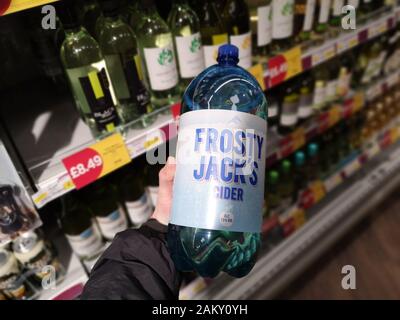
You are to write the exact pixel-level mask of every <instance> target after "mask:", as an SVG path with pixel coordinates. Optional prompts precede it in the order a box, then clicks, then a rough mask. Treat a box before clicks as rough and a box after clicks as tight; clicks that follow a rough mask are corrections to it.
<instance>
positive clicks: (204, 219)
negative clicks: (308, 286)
mask: <svg viewBox="0 0 400 320" xmlns="http://www.w3.org/2000/svg"><path fill="white" fill-rule="evenodd" d="M238 56H239V52H238V48H237V47H235V46H233V45H223V46H221V47H220V48H219V51H218V58H217V61H218V64H216V65H213V66H211V67H209V68H207V69H206V70H204V71H203V72H202V73H200V74H199V75H198V76H197V77H196V78H195V79H194V80H193V81H192V82H191V83H190V84H189V86H188V88H187V89H186V91H185V93H184V96H183V101H182V115H181V117H180V122H179V136H178V145H177V156H176V159H177V168H176V176H175V181H174V196H173V204H172V216H171V222H170V225H169V230H168V246H169V250H170V252H171V255H172V258H173V260H174V262H175V265H176V267H177V268H178V269H179V270H181V271H189V270H195V271H197V272H198V273H199V274H200V275H201V276H203V277H215V276H216V275H217V274H218V273H219V272H220V271H224V272H226V273H228V274H230V275H231V276H234V277H243V276H245V275H246V274H248V273H249V272H250V270H251V269H252V268H253V266H254V264H255V262H256V258H257V253H258V251H259V248H260V240H261V238H260V230H261V222H262V206H263V198H264V175H265V158H266V131H267V122H266V119H267V112H266V110H267V108H266V107H267V103H266V99H265V96H264V93H263V91H262V89H261V88H260V86H259V84H258V82H257V80H256V79H255V78H254V77H253V76H252V75H251V74H250V73H248V72H247V71H246V70H244V69H243V68H241V67H239V66H238V65H237V64H238V61H239V59H238Z"/></svg>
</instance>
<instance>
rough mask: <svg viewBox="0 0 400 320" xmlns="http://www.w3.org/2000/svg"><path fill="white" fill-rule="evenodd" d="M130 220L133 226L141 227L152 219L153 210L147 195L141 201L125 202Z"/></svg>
mask: <svg viewBox="0 0 400 320" xmlns="http://www.w3.org/2000/svg"><path fill="white" fill-rule="evenodd" d="M125 206H126V209H127V211H128V216H129V219H130V220H131V222H132V224H133V225H134V226H136V227H139V226H140V225H142V224H143V223H145V222H146V221H147V220H149V218H150V217H151V215H152V213H153V209H152V207H151V206H150V204H149V201H148V199H147V195H146V193H144V194H143V195H142V196H141V197H140V199H139V200H136V201H128V202H125Z"/></svg>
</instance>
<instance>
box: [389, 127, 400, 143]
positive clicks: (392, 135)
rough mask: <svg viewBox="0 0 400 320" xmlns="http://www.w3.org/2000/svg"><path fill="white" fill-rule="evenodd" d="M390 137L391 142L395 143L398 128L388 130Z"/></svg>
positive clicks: (397, 136) (397, 137)
mask: <svg viewBox="0 0 400 320" xmlns="http://www.w3.org/2000/svg"><path fill="white" fill-rule="evenodd" d="M390 135H391V139H392V142H393V143H395V142H396V141H397V140H398V139H399V128H398V127H395V128H392V129H390Z"/></svg>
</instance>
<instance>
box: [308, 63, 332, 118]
mask: <svg viewBox="0 0 400 320" xmlns="http://www.w3.org/2000/svg"><path fill="white" fill-rule="evenodd" d="M312 74H313V78H314V93H313V101H312V106H313V108H314V111H316V112H321V111H323V109H324V108H325V106H326V89H327V84H328V78H329V74H328V70H327V68H326V66H325V65H319V66H317V67H316V68H315V69H314V70H313V71H312Z"/></svg>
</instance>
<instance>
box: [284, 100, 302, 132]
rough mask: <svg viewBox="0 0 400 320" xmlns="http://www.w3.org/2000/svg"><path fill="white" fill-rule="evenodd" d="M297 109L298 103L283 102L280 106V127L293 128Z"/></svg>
mask: <svg viewBox="0 0 400 320" xmlns="http://www.w3.org/2000/svg"><path fill="white" fill-rule="evenodd" d="M298 108H299V101H293V102H284V103H283V104H282V113H281V117H280V123H281V125H282V126H285V127H288V126H293V125H295V124H296V122H297V113H298Z"/></svg>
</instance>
